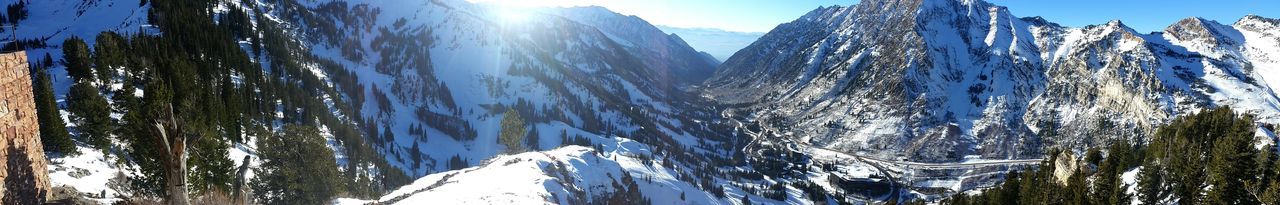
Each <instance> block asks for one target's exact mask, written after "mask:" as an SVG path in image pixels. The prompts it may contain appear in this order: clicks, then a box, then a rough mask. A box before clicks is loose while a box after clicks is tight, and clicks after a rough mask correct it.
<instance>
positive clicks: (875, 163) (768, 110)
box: [19, 0, 1280, 204]
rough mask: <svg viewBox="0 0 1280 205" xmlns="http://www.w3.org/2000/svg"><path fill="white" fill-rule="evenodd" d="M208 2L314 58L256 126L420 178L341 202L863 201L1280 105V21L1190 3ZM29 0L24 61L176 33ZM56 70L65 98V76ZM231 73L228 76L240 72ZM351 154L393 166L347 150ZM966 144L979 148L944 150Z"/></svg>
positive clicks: (143, 6) (107, 184)
mask: <svg viewBox="0 0 1280 205" xmlns="http://www.w3.org/2000/svg"><path fill="white" fill-rule="evenodd" d="M212 6H213V8H211V9H208V11H209V12H211V13H214V14H215V15H214V16H218V17H226V16H230V15H231V14H233V13H234V12H232V11H234V10H235V9H242V10H246V11H250V12H249V13H250V14H252V15H246V16H248V17H246V18H247V19H246V20H247V21H252V22H253V23H251V25H252V26H250V27H251V28H253V29H264V28H266V29H278V30H279V31H278V32H279V34H280V35H282V36H279V38H283V39H288V40H287V41H285V42H282V43H280V44H284V45H285V46H280V47H283V48H287V49H284V50H276V51H265V53H268V54H269V55H267V54H259V53H260V52H263V51H256V50H255V49H257V48H255V44H258V43H256V42H253V41H255V40H257V39H255V38H253V37H243V38H237V39H234V40H235V41H236V42H234V43H236V44H238V45H240V46H241V49H242V50H243V51H242V52H244V53H253V54H252V55H249V56H251V57H250V58H252V61H253V62H254V63H256V64H258V65H260V66H262V70H263V71H267V72H270V71H275V69H277V68H273V67H275V66H280V65H274V64H276V63H279V62H282V61H288V62H290V63H297V64H300V65H299V66H300V67H303V68H305V69H303V70H302V71H300V72H299V73H288V74H284V75H279V76H276V77H278V78H279V79H282V81H283V82H287V83H282V84H280V85H278V86H279V87H283V88H281V89H283V90H282V91H279V92H290V91H294V90H290V89H291V88H292V87H290V86H295V87H301V86H302V85H307V84H308V83H316V84H318V85H320V86H319V87H321V88H319V89H317V90H323V91H326V92H314V93H316V95H318V96H315V98H317V99H321V100H319V101H320V102H319V103H314V104H307V102H305V101H304V102H301V103H299V104H304V105H305V106H298V107H299V108H298V110H289V111H286V110H287V109H286V105H278V106H280V108H276V109H279V110H276V109H271V111H272V113H275V112H279V113H278V114H273V115H272V116H269V117H264V118H266V121H267V122H268V123H263V124H264V125H263V126H266V127H269V128H278V127H279V126H281V125H280V124H283V121H285V120H284V119H283V118H287V117H284V116H292V115H303V114H298V113H326V114H330V115H333V116H332V118H331V119H330V118H325V119H326V120H333V121H338V122H337V123H333V124H352V125H355V126H357V128H355V129H351V130H342V127H337V126H329V125H330V124H328V123H321V122H314V123H312V122H301V123H304V124H316V127H318V128H319V129H318V130H319V131H320V132H321V135H323V137H325V138H326V139H327V140H328V145H329V147H330V148H331V149H333V151H334V154H335V155H336V156H335V157H336V158H337V161H338V166H341V168H340V169H341V170H342V171H343V172H344V173H353V172H362V173H357V175H359V174H367V175H370V176H368V177H371V178H374V181H378V180H387V181H389V180H390V179H386V176H391V174H388V173H391V172H393V171H396V172H398V171H402V172H404V173H406V174H407V175H408V176H409V177H421V178H420V179H418V180H416V182H413V183H412V184H410V185H407V186H405V187H401V188H399V189H396V190H394V191H390V190H379V191H390V192H385V193H386V195H384V196H382V197H379V198H377V199H340V200H338V201H337V203H340V204H364V203H370V202H378V203H387V204H420V203H441V201H439V200H441V199H442V198H443V199H447V201H446V202H444V203H520V204H524V203H560V204H580V203H588V202H605V201H608V202H618V201H614V200H623V201H622V202H627V203H639V202H652V203H655V204H734V203H742V202H743V201H751V202H757V203H759V202H763V203H769V204H824V203H825V204H829V203H838V202H844V203H876V202H886V201H894V200H906V199H914V198H929V197H933V196H938V195H946V194H950V193H955V192H963V191H967V190H972V189H975V188H979V187H982V186H983V185H988V184H990V183H991V182H993V181H998V180H1000V179H1001V176H1000V175H999V174H998V173H1003V171H1006V170H1008V169H1011V168H1010V166H1012V165H1010V166H1003V167H999V166H993V167H991V168H988V167H983V168H980V169H979V168H972V167H977V166H979V165H975V164H981V163H1005V162H1011V163H1010V164H1015V165H1017V163H1027V162H1025V161H1018V160H1007V159H1035V158H1039V157H1042V155H1043V150H1045V149H1047V148H1052V147H1065V148H1083V147H1087V146H1093V145H1098V144H1105V143H1107V141H1109V140H1133V141H1143V140H1145V139H1143V138H1142V137H1141V136H1147V135H1148V134H1149V133H1150V132H1152V129H1153V128H1154V127H1155V126H1157V125H1159V124H1162V123H1164V122H1165V121H1167V120H1168V119H1171V117H1173V116H1178V115H1183V114H1186V113H1193V112H1198V111H1199V110H1200V109H1202V108H1206V107H1216V106H1232V107H1234V108H1236V109H1237V110H1244V111H1247V112H1250V113H1253V114H1256V115H1258V116H1259V119H1261V120H1262V121H1264V122H1268V123H1280V97H1277V94H1276V93H1278V92H1280V88H1276V87H1273V86H1280V70H1276V69H1280V20H1276V19H1269V18H1264V17H1259V16H1247V17H1245V18H1243V19H1241V20H1239V21H1237V22H1235V23H1233V24H1231V25H1225V24H1222V23H1219V22H1214V21H1208V20H1204V19H1200V18H1188V19H1186V20H1183V21H1180V22H1177V23H1176V24H1174V25H1172V26H1169V28H1168V29H1166V31H1164V32H1157V33H1149V34H1141V33H1137V32H1134V31H1133V29H1130V28H1128V27H1126V26H1124V24H1123V23H1121V22H1119V21H1113V22H1109V23H1107V24H1101V25H1095V26H1089V27H1085V28H1068V27H1063V26H1059V25H1057V24H1053V23H1051V22H1047V21H1045V20H1043V19H1040V18H1037V17H1028V18H1019V17H1015V16H1012V15H1011V14H1010V13H1009V11H1008V10H1007V9H1006V8H1004V7H1000V6H996V5H992V4H989V3H986V2H983V1H980V0H864V1H862V2H861V3H859V4H858V5H854V6H851V7H840V6H835V7H825V8H819V9H817V10H814V11H812V12H810V13H808V14H805V15H804V16H802V17H800V18H799V19H797V20H795V21H793V22H790V23H786V24H782V25H779V26H778V27H777V28H775V29H774V30H773V31H771V32H769V33H768V34H765V35H764V36H763V37H760V38H759V40H758V41H755V42H754V43H751V45H749V46H747V47H746V48H744V49H742V50H741V51H738V52H736V54H734V55H733V56H732V57H730V58H728V59H725V61H724V62H723V63H720V62H718V61H717V60H716V59H715V58H713V57H711V56H710V55H709V54H707V53H704V52H699V51H697V50H696V49H694V48H692V47H690V46H689V44H688V43H686V42H685V41H684V39H682V37H681V36H677V35H674V34H667V33H665V32H664V31H663V30H661V29H660V28H658V27H655V26H653V25H650V24H649V23H647V22H646V21H644V20H643V19H640V18H638V17H635V16H626V15H621V14H617V13H614V12H611V11H609V10H606V9H604V8H601V7H581V8H555V9H523V8H506V7H502V6H501V5H483V4H472V3H469V2H466V1H463V0H348V1H297V0H253V1H250V0H226V1H214V3H213V5H212ZM29 9H30V10H32V11H33V12H31V13H32V15H31V17H29V18H28V19H27V20H23V21H21V25H20V26H19V29H20V30H22V31H23V33H22V35H28V34H29V35H32V36H39V38H36V40H38V41H40V42H42V43H43V44H42V45H41V46H34V47H31V48H30V50H29V51H28V53H29V54H31V55H32V56H35V57H40V56H41V55H44V54H50V55H51V56H52V58H54V59H62V58H63V57H62V56H61V54H62V53H61V45H60V43H61V42H62V40H63V39H66V38H68V37H72V36H77V37H80V38H83V39H89V42H88V43H89V44H90V45H92V44H95V42H93V39H94V38H93V36H94V35H96V34H97V33H98V32H101V31H116V32H120V33H143V34H144V35H152V36H163V35H165V34H164V33H161V32H159V30H160V29H157V28H156V25H152V24H151V23H150V19H148V18H150V17H149V16H148V13H149V11H148V10H149V9H151V8H150V4H148V3H147V2H146V1H136V0H97V1H83V2H74V1H32V3H31V4H30V7H29ZM259 13H260V14H259ZM226 19H233V18H226ZM218 20H225V19H223V18H218ZM268 25H271V26H277V25H278V26H279V27H270V26H268ZM262 33H273V32H262ZM258 35H260V34H258V33H254V36H258ZM261 35H265V34H261ZM21 38H29V37H21ZM229 50H235V49H229ZM278 56H286V57H278ZM290 57H293V58H297V59H296V60H290ZM52 71H53V72H52V74H53V75H54V76H56V78H55V79H56V80H55V86H54V87H55V88H56V89H55V90H56V92H55V93H56V96H58V99H59V100H60V102H62V103H63V104H66V103H65V102H63V101H64V100H65V98H66V97H65V96H66V95H67V92H68V91H67V90H68V89H67V88H68V87H70V83H69V82H66V79H67V77H66V76H67V74H66V72H65V71H64V70H62V67H58V66H55V67H54V68H53V70H52ZM237 74H240V75H232V76H234V77H239V78H237V79H236V80H239V81H236V80H229V81H233V84H235V83H244V77H245V75H244V73H237ZM103 87H105V88H104V89H103V90H104V91H103V93H111V92H116V91H117V90H121V89H124V88H122V85H121V84H110V85H106V86H103ZM134 93H135V94H144V93H142V92H134ZM104 95H107V94H104ZM291 103H293V102H291ZM279 104H286V103H279ZM275 106H277V105H272V106H271V107H275ZM290 106H297V105H290ZM63 109H64V110H65V108H63ZM348 110H349V111H348ZM507 110H515V111H516V112H519V114H520V116H523V118H524V121H525V122H527V127H528V128H529V130H530V134H529V135H527V139H529V140H528V141H527V142H526V143H525V144H526V146H527V147H528V148H529V149H530V150H531V152H526V153H507V151H508V150H510V149H512V147H508V145H504V144H503V143H501V139H499V132H500V130H501V127H502V123H501V121H502V119H503V118H504V117H505V116H504V115H505V114H504V112H505V111H507ZM287 112H297V113H291V114H286V113H287ZM63 115H64V117H70V114H68V112H64V114H63ZM111 115H112V117H113V120H119V119H120V118H121V115H122V113H111ZM277 115H278V116H277ZM317 121H318V120H317ZM72 126H73V127H75V126H77V125H74V124H72ZM1263 133H1269V132H1263ZM246 135H248V136H244V137H246V139H245V141H243V142H228V143H231V144H230V145H229V146H230V148H229V149H230V150H228V151H229V156H228V157H229V158H231V159H232V160H237V161H236V162H238V160H240V159H242V157H244V156H254V155H256V149H257V147H255V146H256V145H254V143H253V142H254V141H256V140H255V139H256V138H257V137H261V136H253V135H252V134H246ZM1102 136H1119V137H1115V138H1109V137H1102ZM116 137H119V136H116ZM350 138H357V139H364V141H363V142H367V143H368V145H367V146H368V149H370V150H351V149H352V148H350V147H356V148H357V149H358V148H363V147H359V146H350V145H346V144H344V143H346V141H344V140H341V139H350ZM801 145H804V146H801ZM808 145H812V146H808ZM79 148H80V149H81V150H83V151H82V152H83V153H87V154H83V155H80V156H75V157H64V158H56V157H55V158H54V160H56V161H55V163H53V164H54V165H53V166H54V167H52V168H51V169H50V170H53V171H51V172H53V173H51V174H50V176H51V177H52V179H53V182H54V184H55V185H70V186H76V187H77V188H80V189H82V191H85V192H91V193H99V191H101V193H104V195H107V194H109V195H113V196H118V195H127V194H129V193H125V192H124V191H121V190H120V189H119V188H118V187H114V186H120V185H119V184H121V183H122V181H121V180H126V179H124V177H121V176H136V175H138V174H139V173H137V172H136V170H135V169H136V168H134V167H132V166H128V165H124V166H121V165H119V164H120V163H119V161H122V160H127V159H124V157H121V156H118V154H119V153H117V152H99V151H97V150H92V149H91V148H88V147H84V146H81V147H79ZM363 151H368V152H371V154H370V153H365V152H363ZM356 155H365V156H363V157H369V155H373V157H375V158H382V159H383V160H382V161H384V162H383V163H385V164H386V166H375V165H374V164H377V163H376V162H369V163H367V164H366V163H352V162H353V160H352V159H356V158H361V157H362V156H356ZM898 159H905V160H909V161H912V162H900V161H897V160H898ZM1002 159H1005V160H1002ZM254 160H255V161H251V162H250V164H251V165H254V166H259V165H260V164H261V162H260V161H256V160H258V159H254ZM957 161H964V162H966V163H969V164H947V163H951V162H957ZM1030 161H1031V162H1032V163H1034V161H1035V160H1030ZM920 162H944V163H943V164H940V165H939V164H926V163H920ZM126 164H127V163H126ZM379 165H380V164H379ZM971 166H972V167H971ZM921 167H924V168H921ZM352 170H355V171H352ZM919 170H927V171H919ZM86 173H87V174H86ZM992 173H997V174H992ZM249 176H250V177H252V176H253V173H250V174H249ZM379 176H381V177H379ZM903 176H906V177H903ZM912 177H914V178H912ZM84 182H90V183H84ZM495 184H503V185H509V186H495ZM478 190H479V191H478ZM100 198H101V201H102V202H113V201H114V199H111V198H109V197H106V196H102V197H100Z"/></svg>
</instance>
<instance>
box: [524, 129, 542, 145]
mask: <svg viewBox="0 0 1280 205" xmlns="http://www.w3.org/2000/svg"><path fill="white" fill-rule="evenodd" d="M530 129H532V131H530V132H529V134H528V136H525V145H528V146H529V148H530V149H533V150H535V151H536V150H538V149H539V147H541V146H539V142H538V141H539V139H538V133H539V132H538V126H533V127H532V128H530Z"/></svg>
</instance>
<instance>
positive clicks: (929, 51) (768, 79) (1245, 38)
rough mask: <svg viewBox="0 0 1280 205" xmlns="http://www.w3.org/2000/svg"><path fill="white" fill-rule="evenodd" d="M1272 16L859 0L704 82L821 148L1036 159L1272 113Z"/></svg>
mask: <svg viewBox="0 0 1280 205" xmlns="http://www.w3.org/2000/svg"><path fill="white" fill-rule="evenodd" d="M1277 22H1278V21H1277V20H1275V19H1268V18H1264V17H1259V16H1247V17H1245V18H1243V19H1240V20H1239V21H1237V22H1235V23H1234V24H1231V25H1224V24H1221V23H1219V22H1214V21H1208V20H1204V19H1200V18H1188V19H1186V20H1183V21H1180V22H1178V23H1177V24H1174V25H1171V26H1169V27H1168V29H1166V30H1165V31H1164V32H1156V33H1149V34H1142V33H1137V32H1135V31H1134V30H1133V29H1130V28H1129V27H1126V26H1125V25H1124V24H1123V23H1121V22H1120V21H1112V22H1108V23H1106V24H1101V25H1093V26H1088V27H1084V28H1068V27H1063V26H1059V25H1057V24H1054V23H1052V22H1047V21H1045V20H1044V19H1041V18H1038V17H1028V18H1019V17H1016V16H1013V15H1011V14H1010V12H1009V11H1008V10H1007V9H1006V8H1005V7H1001V6H997V5H992V4H990V3H987V2H983V1H969V0H965V1H953V0H906V1H894V0H868V1H862V2H861V3H859V4H857V5H855V6H852V7H840V6H835V7H826V8H820V9H817V10H814V11H812V12H809V13H808V14H806V15H804V16H803V17H800V18H799V19H797V20H795V21H792V22H790V23H786V24H783V25H780V26H778V27H777V28H775V29H774V30H773V31H771V32H769V33H768V34H766V35H765V36H764V37H762V38H761V39H760V40H759V41H757V42H755V43H753V44H752V45H751V46H749V47H747V48H745V49H743V50H742V51H739V52H738V53H737V54H736V55H734V56H733V57H732V58H729V59H727V60H725V62H724V63H723V64H722V65H721V66H720V69H719V70H718V71H717V72H716V75H715V76H714V77H712V78H711V79H710V80H708V81H707V82H706V83H705V85H706V86H707V87H709V89H708V91H707V92H706V93H707V95H709V96H712V97H714V98H715V99H717V100H718V101H721V102H725V103H733V104H739V105H741V108H739V109H736V110H735V112H738V113H743V114H745V115H750V116H752V117H754V119H755V120H756V121H758V122H760V123H762V124H768V125H771V127H781V128H782V130H779V131H778V132H777V134H778V135H780V136H782V137H785V138H789V139H795V140H797V141H799V142H801V143H806V144H812V145H815V146H818V147H823V148H829V149H835V150H840V151H843V152H847V153H866V154H868V155H870V156H877V157H882V158H889V159H909V160H912V161H932V162H942V161H957V160H960V159H962V158H964V157H966V156H972V155H980V156H981V157H983V158H997V159H1009V158H1036V157H1039V156H1041V155H1042V154H1043V152H1042V151H1041V150H1044V149H1045V148H1049V147H1064V148H1076V149H1079V148H1083V147H1086V146H1089V145H1097V144H1105V143H1106V142H1108V141H1109V140H1134V141H1142V140H1144V139H1142V138H1141V137H1139V136H1147V135H1146V134H1149V133H1150V132H1152V131H1153V127H1154V126H1155V125H1159V124H1161V123H1163V122H1164V121H1166V120H1168V119H1170V117H1171V116H1177V115H1182V114H1186V113H1191V112H1196V111H1198V110H1200V109H1201V108H1206V107H1217V106H1232V107H1233V108H1237V109H1239V110H1244V111H1246V112H1248V113H1253V114H1255V115H1258V118H1259V119H1260V120H1261V121H1263V122H1268V123H1277V122H1280V101H1278V99H1277V95H1276V90H1275V89H1274V86H1278V85H1280V79H1276V74H1275V73H1277V72H1276V71H1275V70H1274V69H1277V68H1280V67H1278V66H1277V64H1276V59H1278V58H1280V44H1277V43H1276V42H1277V41H1278V40H1280V36H1277V35H1276V29H1274V28H1276V26H1280V24H1277ZM788 128H789V129H788ZM1101 136H1119V137H1116V138H1105V137H1101ZM1126 136H1127V137H1126Z"/></svg>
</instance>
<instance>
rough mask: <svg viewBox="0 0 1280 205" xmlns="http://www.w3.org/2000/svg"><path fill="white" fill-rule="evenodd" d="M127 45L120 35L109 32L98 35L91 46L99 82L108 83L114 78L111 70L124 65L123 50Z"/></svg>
mask: <svg viewBox="0 0 1280 205" xmlns="http://www.w3.org/2000/svg"><path fill="white" fill-rule="evenodd" d="M128 45H129V43H128V42H126V41H125V40H124V37H122V36H120V34H116V33H115V32H111V31H106V32H102V33H98V37H97V41H96V42H95V43H94V45H93V52H94V53H93V63H94V68H95V70H96V71H97V73H98V80H99V81H100V82H103V83H104V84H105V83H108V82H109V81H110V80H111V78H112V77H113V76H114V75H113V74H114V73H115V71H114V70H113V69H115V68H120V67H123V66H124V65H125V56H124V54H125V51H124V48H125V46H128Z"/></svg>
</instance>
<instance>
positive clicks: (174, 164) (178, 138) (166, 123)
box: [154, 106, 191, 205]
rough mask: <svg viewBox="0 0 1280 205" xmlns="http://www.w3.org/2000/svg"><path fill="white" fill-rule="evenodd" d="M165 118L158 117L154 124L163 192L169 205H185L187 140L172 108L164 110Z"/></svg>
mask: <svg viewBox="0 0 1280 205" xmlns="http://www.w3.org/2000/svg"><path fill="white" fill-rule="evenodd" d="M165 114H166V115H167V116H158V117H160V119H159V120H156V122H155V130H154V131H155V135H154V136H156V138H159V139H156V140H155V142H156V144H157V145H159V146H158V147H160V148H161V149H162V152H161V153H160V161H161V162H162V164H163V166H164V178H165V190H166V192H168V194H169V195H168V199H167V200H166V201H168V203H169V204H170V205H187V203H189V202H190V201H191V200H188V199H187V139H186V135H185V133H183V132H182V127H181V126H179V124H178V121H177V120H175V119H174V117H173V106H169V107H166V108H165Z"/></svg>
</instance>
